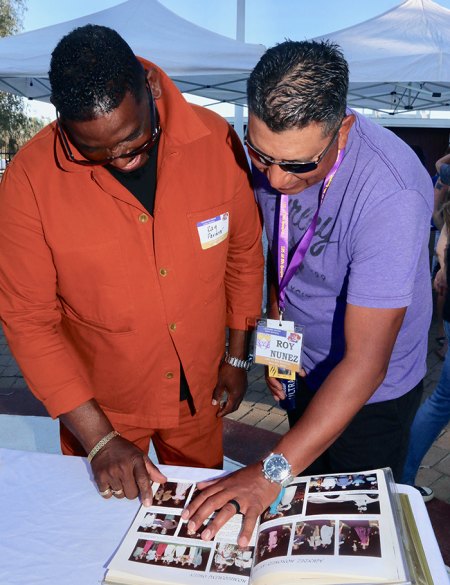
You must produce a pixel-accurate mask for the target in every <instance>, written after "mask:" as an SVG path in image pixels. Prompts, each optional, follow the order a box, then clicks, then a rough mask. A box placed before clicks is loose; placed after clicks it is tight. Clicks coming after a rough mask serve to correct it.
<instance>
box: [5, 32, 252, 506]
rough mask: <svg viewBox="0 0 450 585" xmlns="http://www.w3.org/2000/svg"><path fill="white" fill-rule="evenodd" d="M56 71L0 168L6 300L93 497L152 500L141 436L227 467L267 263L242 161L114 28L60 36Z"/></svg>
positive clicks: (37, 390) (222, 134) (207, 115)
mask: <svg viewBox="0 0 450 585" xmlns="http://www.w3.org/2000/svg"><path fill="white" fill-rule="evenodd" d="M49 76H50V83H51V86H52V102H53V104H54V105H55V107H56V109H57V121H56V122H54V123H52V124H50V125H49V126H47V127H46V128H44V130H42V131H41V132H40V133H39V134H38V135H37V136H36V137H35V138H33V140H31V141H30V142H29V143H28V144H27V145H26V146H25V147H24V148H23V149H22V150H21V151H20V152H19V153H18V154H17V155H16V157H15V158H14V160H13V161H12V163H11V164H10V165H9V168H8V170H7V172H6V173H5V175H4V178H3V181H2V183H1V191H0V250H1V252H0V316H1V319H2V323H3V327H4V330H5V334H6V336H7V339H8V342H9V344H10V347H11V350H12V352H13V354H14V356H15V358H16V359H17V361H18V363H19V365H20V367H21V369H22V372H23V375H24V377H25V379H26V381H27V383H28V385H29V387H30V388H31V390H32V391H33V393H34V394H35V395H36V396H37V397H38V398H39V399H40V400H42V401H43V403H44V404H45V406H46V408H47V409H48V412H49V413H50V415H51V416H53V417H55V418H56V417H58V418H59V420H60V422H61V445H62V450H63V452H64V453H66V454H75V455H86V454H88V458H89V460H90V461H91V464H92V469H93V473H94V476H95V479H96V482H97V485H98V489H99V492H100V493H101V495H102V496H104V497H111V495H115V496H116V497H124V496H126V497H128V498H134V497H136V496H137V495H139V494H140V496H141V497H142V500H143V501H144V503H149V502H150V500H151V490H150V483H151V481H152V480H157V481H162V480H163V479H164V476H162V474H161V473H160V472H159V471H158V470H157V468H156V467H154V466H153V465H152V464H151V462H150V460H149V459H148V456H147V453H148V448H149V441H150V439H151V440H152V441H153V443H154V446H155V449H156V452H157V454H158V457H159V460H160V462H161V463H167V464H177V465H194V466H210V467H213V466H221V463H222V427H221V424H220V422H221V421H220V418H221V417H222V416H223V415H225V414H227V413H229V412H232V411H233V410H235V409H236V408H238V406H239V404H240V402H241V400H242V397H243V395H244V392H245V389H246V367H247V362H246V357H247V354H246V348H245V330H246V327H247V322H248V319H249V318H253V317H255V316H257V315H258V313H259V310H260V306H261V288H262V266H263V260H262V253H261V243H260V240H261V237H260V236H261V230H260V221H259V216H258V212H257V208H256V204H255V200H254V196H253V191H252V188H251V186H250V181H249V174H248V167H247V162H246V158H245V154H244V152H243V149H242V147H241V145H240V142H239V140H238V138H237V137H236V134H235V133H234V131H233V130H232V128H230V126H229V125H228V124H227V123H226V122H225V121H224V120H223V119H221V118H220V117H219V116H217V115H215V114H214V113H212V112H210V111H208V110H206V109H203V108H199V107H197V106H193V105H190V104H188V103H187V102H186V101H185V100H184V99H183V97H182V96H181V94H180V92H179V91H178V90H177V89H176V87H175V86H174V85H173V83H172V82H171V81H170V79H169V78H168V77H167V76H166V75H165V74H164V73H163V72H162V71H161V70H160V69H159V68H158V67H157V66H156V65H153V64H152V63H150V62H149V61H145V60H143V59H139V60H138V59H137V58H136V57H135V56H134V54H133V53H132V51H131V49H130V47H129V46H128V45H127V44H126V43H125V41H124V40H123V39H122V38H121V37H120V36H119V35H118V34H117V33H116V32H115V31H113V30H111V29H109V28H106V27H101V26H94V25H87V26H84V27H81V28H78V29H76V30H74V31H72V32H71V33H70V34H68V35H67V36H66V37H64V38H63V39H62V40H61V41H60V42H59V43H58V45H57V47H56V48H55V50H54V51H53V54H52V60H51V67H50V72H49ZM226 327H228V329H229V346H228V353H226V354H225V330H226ZM223 396H226V400H225V401H223V400H222V397H223Z"/></svg>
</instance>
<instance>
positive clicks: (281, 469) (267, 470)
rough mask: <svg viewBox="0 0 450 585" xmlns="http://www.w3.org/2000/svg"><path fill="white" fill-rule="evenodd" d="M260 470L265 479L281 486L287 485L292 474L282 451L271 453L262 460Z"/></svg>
mask: <svg viewBox="0 0 450 585" xmlns="http://www.w3.org/2000/svg"><path fill="white" fill-rule="evenodd" d="M262 472H263V475H264V477H265V478H266V479H268V480H269V481H270V482H272V483H277V484H278V485H281V486H282V487H286V486H288V485H289V484H290V483H291V482H292V480H293V479H294V476H293V475H292V473H291V466H290V465H289V461H288V460H287V459H286V457H285V456H284V455H283V453H271V454H270V455H268V456H267V457H266V458H265V459H264V460H263V462H262Z"/></svg>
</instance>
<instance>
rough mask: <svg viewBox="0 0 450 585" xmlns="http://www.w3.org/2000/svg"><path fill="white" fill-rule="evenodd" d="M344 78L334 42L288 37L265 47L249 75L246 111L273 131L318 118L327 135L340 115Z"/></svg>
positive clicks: (344, 98) (344, 63) (345, 89)
mask: <svg viewBox="0 0 450 585" xmlns="http://www.w3.org/2000/svg"><path fill="white" fill-rule="evenodd" d="M348 82H349V72H348V63H347V61H346V60H345V58H344V55H343V54H342V51H341V49H340V48H339V46H338V45H336V44H335V43H332V42H329V41H322V42H317V41H289V40H288V41H285V42H284V43H280V44H278V45H275V47H272V48H270V49H269V50H268V51H266V53H264V55H263V56H262V57H261V59H260V61H259V62H258V63H257V65H256V67H255V68H254V70H253V71H252V73H251V74H250V77H249V80H248V83H247V93H248V107H249V111H250V113H252V114H254V115H255V116H257V117H258V118H259V119H260V120H262V121H263V122H264V123H265V124H266V125H267V126H268V128H269V129H270V130H272V131H274V132H281V131H283V130H288V129H290V128H304V127H305V126H308V124H310V123H311V122H318V123H323V124H324V134H328V133H330V132H332V131H333V130H335V129H336V128H337V127H338V125H339V124H340V122H341V121H342V118H343V117H344V116H345V109H346V104H347V92H348Z"/></svg>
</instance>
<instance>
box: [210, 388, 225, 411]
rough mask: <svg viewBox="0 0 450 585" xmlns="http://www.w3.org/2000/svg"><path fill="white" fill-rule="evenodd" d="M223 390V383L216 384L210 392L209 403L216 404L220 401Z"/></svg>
mask: <svg viewBox="0 0 450 585" xmlns="http://www.w3.org/2000/svg"><path fill="white" fill-rule="evenodd" d="M224 392H225V386H224V385H223V384H220V383H219V384H217V386H216V387H215V388H214V390H213V393H212V400H211V404H212V405H213V406H217V405H218V404H220V402H221V401H222V397H223V393H224Z"/></svg>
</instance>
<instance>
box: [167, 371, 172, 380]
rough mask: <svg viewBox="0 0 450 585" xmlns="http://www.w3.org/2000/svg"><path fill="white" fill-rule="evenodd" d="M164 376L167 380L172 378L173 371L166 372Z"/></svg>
mask: <svg viewBox="0 0 450 585" xmlns="http://www.w3.org/2000/svg"><path fill="white" fill-rule="evenodd" d="M166 378H167V379H168V380H171V379H172V378H173V372H167V374H166Z"/></svg>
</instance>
